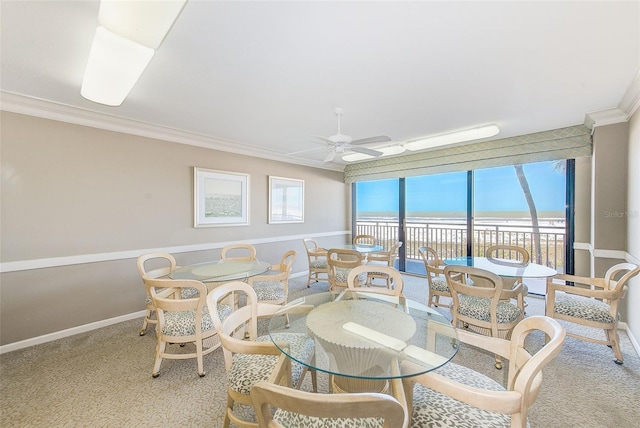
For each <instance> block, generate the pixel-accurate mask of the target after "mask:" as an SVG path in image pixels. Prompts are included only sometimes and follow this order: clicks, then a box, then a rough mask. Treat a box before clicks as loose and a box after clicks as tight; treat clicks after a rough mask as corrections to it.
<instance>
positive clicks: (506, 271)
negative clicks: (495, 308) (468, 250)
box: [444, 257, 558, 278]
mask: <svg viewBox="0 0 640 428" xmlns="http://www.w3.org/2000/svg"><path fill="white" fill-rule="evenodd" d="M444 264H445V265H457V266H471V267H477V268H479V269H484V270H487V271H489V272H492V273H494V274H496V275H498V276H506V277H520V278H546V277H549V276H554V275H556V274H557V273H558V272H557V271H556V270H555V269H552V268H550V267H547V266H544V265H539V264H537V263H527V264H520V263H518V262H515V261H513V260H505V259H494V258H490V257H456V258H452V259H445V260H444Z"/></svg>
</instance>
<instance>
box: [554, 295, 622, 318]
mask: <svg viewBox="0 0 640 428" xmlns="http://www.w3.org/2000/svg"><path fill="white" fill-rule="evenodd" d="M609 310H610V307H609V305H607V304H606V303H603V302H601V301H599V300H595V299H590V298H588V297H583V296H568V295H566V294H564V293H558V294H556V301H555V302H554V311H555V312H556V313H557V314H560V315H566V316H569V317H575V318H581V319H584V320H588V321H594V322H600V323H605V324H614V323H615V322H616V319H615V318H614V317H613V316H612V315H611V313H609Z"/></svg>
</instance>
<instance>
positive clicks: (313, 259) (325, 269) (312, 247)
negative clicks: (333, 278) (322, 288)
mask: <svg viewBox="0 0 640 428" xmlns="http://www.w3.org/2000/svg"><path fill="white" fill-rule="evenodd" d="M302 242H304V248H305V249H306V250H307V259H308V262H309V279H308V280H307V288H309V287H311V280H314V281H315V282H318V281H320V280H327V281H328V280H329V265H328V264H327V250H325V249H324V248H322V247H320V246H318V243H317V242H316V241H315V240H314V239H311V238H303V239H302ZM320 275H322V277H321V276H320Z"/></svg>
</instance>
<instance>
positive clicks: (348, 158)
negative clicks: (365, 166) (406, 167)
mask: <svg viewBox="0 0 640 428" xmlns="http://www.w3.org/2000/svg"><path fill="white" fill-rule="evenodd" d="M373 150H376V151H378V152H382V156H391V155H399V154H400V153H404V152H405V150H406V149H405V148H404V147H402V146H400V145H397V144H396V145H393V146H387V147H382V148H379V149H373ZM365 159H375V156H369V155H365V154H364V153H349V154H348V155H344V156H342V160H343V161H345V162H356V161H360V160H365Z"/></svg>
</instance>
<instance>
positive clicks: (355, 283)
mask: <svg viewBox="0 0 640 428" xmlns="http://www.w3.org/2000/svg"><path fill="white" fill-rule="evenodd" d="M372 272H375V273H379V274H382V275H384V276H386V277H387V278H389V279H390V281H391V282H392V283H393V284H395V287H393V288H383V287H363V286H364V285H365V284H363V283H362V278H363V275H369V274H371V273H372ZM347 287H348V288H349V290H356V291H357V290H358V289H362V291H366V292H369V293H378V294H386V295H389V296H398V297H399V296H404V295H403V294H402V291H403V290H404V281H403V279H402V275H401V274H400V272H399V271H397V270H395V269H394V268H392V267H389V266H372V265H369V264H366V265H360V266H356V267H354V268H353V269H351V270H350V271H349V274H348V275H347Z"/></svg>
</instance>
